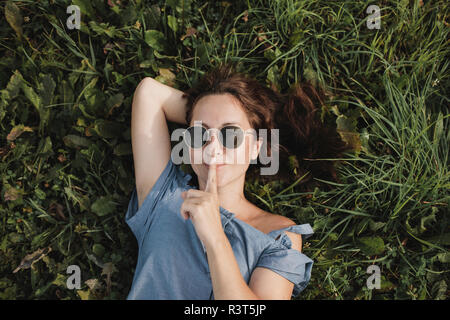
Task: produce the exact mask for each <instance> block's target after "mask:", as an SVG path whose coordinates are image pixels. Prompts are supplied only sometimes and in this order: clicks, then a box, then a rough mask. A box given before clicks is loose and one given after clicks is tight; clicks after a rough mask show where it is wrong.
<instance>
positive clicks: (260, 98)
mask: <svg viewBox="0 0 450 320" xmlns="http://www.w3.org/2000/svg"><path fill="white" fill-rule="evenodd" d="M237 67H238V66H237V65H236V64H234V63H230V62H229V63H222V64H220V65H219V66H217V67H215V68H213V69H211V70H209V71H208V72H207V73H205V74H204V75H203V76H202V77H201V78H200V79H199V80H198V81H197V82H196V83H195V84H194V86H192V87H191V88H189V89H188V90H185V91H184V95H183V97H184V98H186V99H187V104H186V106H187V112H186V121H187V123H188V124H189V123H190V121H191V118H192V113H193V109H194V107H195V105H196V103H197V102H198V101H199V100H200V98H202V97H204V96H206V95H211V94H225V93H229V94H232V95H233V96H234V97H235V98H236V99H237V100H238V101H239V102H240V104H241V107H242V108H243V110H244V112H245V113H246V115H247V117H248V119H249V123H250V125H251V126H252V128H253V129H255V131H256V132H259V129H279V160H280V161H279V164H280V165H279V171H278V173H277V175H275V176H270V175H259V167H260V166H261V164H259V163H258V164H250V167H249V169H248V170H247V173H246V177H247V178H251V179H252V178H253V179H258V180H260V181H261V182H263V183H266V182H268V181H270V180H273V179H278V180H282V181H284V182H289V183H291V182H293V181H295V180H297V179H299V178H300V177H302V176H304V175H305V177H304V178H303V179H302V180H301V181H300V182H299V183H298V184H297V187H296V188H297V189H298V190H299V191H307V192H308V191H312V190H314V188H315V187H316V186H320V185H321V184H320V183H319V182H318V181H317V180H315V179H314V178H318V179H322V180H328V181H336V182H340V181H339V178H338V177H337V175H336V169H335V162H337V160H335V161H330V160H315V159H324V158H327V159H329V158H340V157H341V156H342V153H343V152H345V151H347V150H350V149H352V148H351V146H350V145H348V144H347V143H345V142H344V141H343V140H342V139H341V137H340V135H339V133H338V132H337V131H336V127H335V125H334V126H326V125H324V124H323V123H322V121H321V120H320V119H319V118H318V115H317V113H318V111H319V110H320V109H319V108H320V107H322V106H323V105H324V99H325V94H324V91H323V90H321V89H316V88H315V87H314V86H313V85H312V84H310V83H297V84H295V85H294V86H292V87H291V88H290V92H288V93H287V94H281V93H279V92H278V90H277V89H276V88H275V86H272V88H268V87H266V86H264V85H261V84H260V83H259V82H258V81H257V80H256V79H254V78H252V77H250V76H248V75H247V74H245V73H241V72H237V71H236V70H237ZM267 140H268V141H267V155H268V156H270V146H271V141H270V133H269V134H267ZM269 165H270V164H269ZM191 170H192V168H191ZM192 176H193V179H192V180H191V182H190V183H191V184H193V185H197V186H198V180H197V177H196V175H195V174H193V175H192ZM325 188H328V189H331V186H330V185H329V184H325Z"/></svg>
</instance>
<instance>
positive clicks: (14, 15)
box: [5, 1, 23, 38]
mask: <svg viewBox="0 0 450 320" xmlns="http://www.w3.org/2000/svg"><path fill="white" fill-rule="evenodd" d="M5 17H6V21H8V23H9V25H10V26H11V28H13V29H14V31H15V32H16V34H17V36H18V37H19V38H20V37H22V34H23V30H22V22H23V18H22V14H21V13H20V9H19V7H18V6H16V5H15V4H14V3H13V2H12V1H8V2H7V3H6V5H5Z"/></svg>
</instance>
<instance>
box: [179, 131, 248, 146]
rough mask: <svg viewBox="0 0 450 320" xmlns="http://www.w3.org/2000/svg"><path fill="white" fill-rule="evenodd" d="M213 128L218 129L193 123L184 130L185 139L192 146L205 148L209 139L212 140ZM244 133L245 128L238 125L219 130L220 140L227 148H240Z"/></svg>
mask: <svg viewBox="0 0 450 320" xmlns="http://www.w3.org/2000/svg"><path fill="white" fill-rule="evenodd" d="M211 130H217V129H215V128H210V129H206V128H205V127H203V126H199V125H193V126H191V127H189V128H187V129H186V130H185V131H184V133H183V139H184V141H185V142H186V144H187V145H188V147H190V148H193V149H199V148H203V146H204V145H205V144H206V143H207V142H208V141H211V133H210V131H211ZM244 135H245V132H244V130H243V129H242V128H241V127H239V126H236V125H227V126H224V127H222V128H221V129H220V130H219V132H218V138H219V142H220V143H221V144H222V146H224V147H225V148H227V149H236V148H238V147H239V146H240V145H241V144H242V141H243V140H244Z"/></svg>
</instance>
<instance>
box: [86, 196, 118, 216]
mask: <svg viewBox="0 0 450 320" xmlns="http://www.w3.org/2000/svg"><path fill="white" fill-rule="evenodd" d="M91 210H92V212H94V213H95V214H96V215H98V216H99V217H102V216H105V215H107V214H110V213H113V212H114V211H115V210H116V204H115V203H114V202H113V201H112V197H111V196H103V197H100V198H98V199H97V200H96V201H95V202H94V203H93V204H92V206H91Z"/></svg>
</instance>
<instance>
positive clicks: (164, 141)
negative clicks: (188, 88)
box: [131, 77, 186, 207]
mask: <svg viewBox="0 0 450 320" xmlns="http://www.w3.org/2000/svg"><path fill="white" fill-rule="evenodd" d="M182 95H183V92H182V91H180V90H177V89H175V88H172V87H170V86H167V85H164V84H162V83H160V82H158V81H156V80H155V79H153V78H150V77H146V78H144V79H143V80H142V81H141V82H140V83H139V85H138V86H137V88H136V91H135V92H134V96H133V104H132V111H131V144H132V148H133V160H134V173H135V179H136V191H137V196H138V203H139V207H140V206H141V205H142V202H143V201H144V199H145V197H146V196H147V194H148V193H149V192H150V190H151V189H152V187H153V186H154V184H155V182H156V181H157V180H158V178H159V176H160V175H161V173H162V171H163V170H164V168H165V166H166V165H167V162H168V161H169V158H170V152H171V144H170V137H169V129H168V127H167V122H166V120H169V121H172V122H176V123H180V124H186V120H185V115H186V99H183V98H182Z"/></svg>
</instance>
